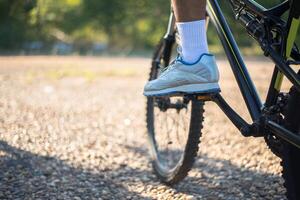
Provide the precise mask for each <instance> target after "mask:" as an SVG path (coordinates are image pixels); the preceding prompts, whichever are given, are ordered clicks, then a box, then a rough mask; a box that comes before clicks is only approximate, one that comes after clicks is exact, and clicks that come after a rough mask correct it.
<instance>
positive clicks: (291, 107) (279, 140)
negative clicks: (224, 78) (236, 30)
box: [147, 0, 300, 199]
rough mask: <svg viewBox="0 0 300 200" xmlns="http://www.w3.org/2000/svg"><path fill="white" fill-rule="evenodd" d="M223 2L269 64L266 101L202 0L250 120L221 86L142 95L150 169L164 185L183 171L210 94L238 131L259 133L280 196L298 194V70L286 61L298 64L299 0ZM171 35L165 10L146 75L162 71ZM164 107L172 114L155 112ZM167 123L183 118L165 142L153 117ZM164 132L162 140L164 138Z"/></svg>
mask: <svg viewBox="0 0 300 200" xmlns="http://www.w3.org/2000/svg"><path fill="white" fill-rule="evenodd" d="M228 2H230V5H231V7H232V10H233V14H234V15H235V18H236V20H238V21H239V22H240V23H241V25H242V26H243V27H244V28H245V29H246V30H247V32H248V34H249V36H250V37H252V38H254V39H255V40H256V41H257V42H258V44H259V45H260V47H261V49H262V50H263V52H264V55H265V56H267V57H269V58H270V59H271V60H272V61H273V62H274V64H275V67H274V71H273V75H272V79H271V82H270V85H269V89H268V93H267V98H266V101H265V103H264V104H263V103H262V102H261V100H260V97H259V95H258V94H257V92H256V89H255V86H254V84H253V82H252V80H251V77H250V76H249V74H248V71H247V68H246V65H245V63H244V61H243V58H242V56H241V53H240V51H239V48H238V45H237V44H236V42H235V39H234V37H233V35H232V32H231V30H230V27H229V25H228V23H227V21H226V19H225V17H224V15H223V13H222V11H221V8H220V5H219V3H218V1H217V0H208V1H207V22H209V21H212V23H213V26H214V28H215V29H216V31H217V34H218V36H219V39H220V40H221V43H222V46H223V48H224V51H225V53H226V56H227V58H228V60H229V63H230V66H231V69H232V71H233V74H234V76H235V79H236V81H237V83H238V86H239V89H240V92H241V94H242V96H243V100H244V101H245V103H246V106H247V109H248V111H249V113H250V116H251V119H252V121H253V122H252V123H251V124H248V123H247V122H246V121H245V120H244V119H243V118H242V117H241V116H240V115H239V114H238V113H237V112H236V111H235V110H234V109H233V108H231V106H230V105H229V104H228V103H227V102H226V101H225V99H224V98H223V97H222V95H221V94H220V93H218V94H205V95H197V94H195V95H188V96H187V95H182V96H176V97H172V96H162V97H148V98H147V130H148V139H149V143H150V153H151V156H152V165H153V169H154V171H155V173H156V174H157V176H158V177H159V179H160V180H161V181H162V182H164V183H166V184H169V185H172V184H175V183H177V182H179V181H180V180H182V179H183V178H184V177H186V176H187V173H188V171H189V170H190V169H191V168H192V165H193V163H194V160H195V157H196V156H197V151H198V145H199V143H200V136H201V130H202V128H203V125H202V122H203V119H204V118H203V113H204V109H203V107H204V103H205V101H213V102H215V103H216V104H217V105H218V106H219V107H220V108H221V110H222V111H223V112H224V113H225V115H226V116H227V117H228V118H229V119H230V121H231V122H232V123H233V124H234V125H235V126H236V128H237V129H238V130H239V131H240V133H241V134H242V135H243V136H245V137H249V136H253V137H264V139H265V142H266V144H267V145H268V146H269V148H270V149H271V150H272V152H273V153H274V154H275V155H276V156H279V157H280V158H281V159H282V162H281V164H282V167H283V173H282V176H283V178H284V180H285V184H284V186H285V187H286V189H287V193H286V195H287V197H288V198H289V199H300V159H299V158H300V149H299V148H300V123H299V122H300V70H299V71H298V73H296V72H295V71H294V70H293V69H292V67H291V66H292V65H299V64H300V51H299V49H298V47H297V45H296V44H295V39H296V36H297V29H298V26H299V22H300V20H299V15H300V2H299V1H296V0H287V1H284V2H282V3H280V4H278V5H276V6H275V7H272V8H270V9H266V8H264V7H263V6H262V5H260V4H258V3H257V2H256V1H254V0H230V1H228ZM286 12H288V18H287V20H284V18H283V17H282V15H283V14H284V13H286ZM176 35H177V32H176V28H175V19H174V14H173V12H172V11H171V14H170V18H169V24H168V28H167V32H166V34H165V35H164V37H163V38H162V40H161V41H160V43H159V44H158V46H157V49H156V50H155V53H154V56H153V59H152V67H151V72H150V77H149V80H153V79H155V78H157V76H158V75H159V73H160V72H161V70H164V68H165V67H167V66H168V64H169V63H170V60H171V56H172V51H173V50H174V48H173V47H174V46H175V45H176ZM284 76H285V77H286V78H287V79H288V80H289V81H290V82H291V83H292V87H291V88H290V90H289V92H282V91H281V85H282V80H283V77H284ZM295 110H296V111H299V112H295ZM165 113H168V114H175V115H176V116H178V117H177V118H175V119H174V118H172V119H169V118H165V119H159V118H160V117H161V116H166V114H165ZM184 115H186V116H188V119H187V120H184V119H183V118H184V117H183V116H184ZM180 120H181V121H180ZM168 122H171V123H177V125H178V124H179V123H181V124H185V125H186V123H188V125H189V126H188V125H186V126H185V127H179V126H177V128H181V129H182V130H181V131H180V130H178V129H177V130H176V134H175V133H173V136H174V137H175V136H176V137H177V141H173V140H172V141H171V140H170V139H169V138H170V134H172V133H170V130H169V127H167V126H163V127H158V125H159V124H160V123H161V124H164V125H165V124H168ZM182 122H183V123H182ZM182 126H184V125H182ZM159 128H160V129H161V130H160V129H159ZM180 132H184V133H186V136H185V137H184V136H183V138H182V137H180V136H179V133H180ZM164 137H167V139H166V140H164ZM160 143H166V144H164V145H163V144H162V145H161V144H160ZM176 145H178V147H176Z"/></svg>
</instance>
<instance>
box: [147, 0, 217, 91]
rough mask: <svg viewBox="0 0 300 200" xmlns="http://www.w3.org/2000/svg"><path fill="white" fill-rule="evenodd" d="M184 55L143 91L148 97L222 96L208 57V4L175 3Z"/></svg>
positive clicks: (200, 1)
mask: <svg viewBox="0 0 300 200" xmlns="http://www.w3.org/2000/svg"><path fill="white" fill-rule="evenodd" d="M172 4H173V8H174V12H175V17H176V21H177V22H176V25H177V29H178V33H179V37H180V43H181V44H180V45H181V48H182V52H180V57H179V58H177V59H176V60H175V62H173V63H172V64H171V67H170V68H169V70H165V71H164V72H163V73H161V74H160V76H159V77H158V78H157V79H155V80H152V81H149V82H148V83H147V84H146V86H145V88H144V95H146V96H161V95H169V94H179V93H185V94H193V93H212V92H219V91H220V87H219V84H218V81H219V72H218V69H217V65H216V62H215V58H214V56H213V55H211V54H208V47H207V38H206V23H205V6H206V1H205V0H172Z"/></svg>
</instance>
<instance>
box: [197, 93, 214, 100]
mask: <svg viewBox="0 0 300 200" xmlns="http://www.w3.org/2000/svg"><path fill="white" fill-rule="evenodd" d="M197 100H200V101H211V100H212V97H211V95H207V94H206V95H205V94H204V95H197Z"/></svg>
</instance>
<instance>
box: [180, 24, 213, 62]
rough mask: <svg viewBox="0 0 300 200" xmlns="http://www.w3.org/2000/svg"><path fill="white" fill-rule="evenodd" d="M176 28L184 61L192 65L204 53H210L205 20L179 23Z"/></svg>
mask: <svg viewBox="0 0 300 200" xmlns="http://www.w3.org/2000/svg"><path fill="white" fill-rule="evenodd" d="M176 26H177V29H178V33H179V37H180V43H181V48H182V57H183V60H184V61H186V62H189V63H192V62H195V61H197V59H198V58H199V57H200V56H201V55H202V54H203V53H208V45H207V37H206V22H205V20H198V21H192V22H177V23H176Z"/></svg>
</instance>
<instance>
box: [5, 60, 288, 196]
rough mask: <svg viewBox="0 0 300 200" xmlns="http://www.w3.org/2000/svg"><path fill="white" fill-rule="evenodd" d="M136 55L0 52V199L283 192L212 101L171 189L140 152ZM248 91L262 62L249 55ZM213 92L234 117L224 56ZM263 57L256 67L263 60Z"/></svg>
mask: <svg viewBox="0 0 300 200" xmlns="http://www.w3.org/2000/svg"><path fill="white" fill-rule="evenodd" d="M149 61H150V60H149V59H146V58H89V57H85V58H80V57H2V58H0V168H1V172H0V199H14V200H17V199H75V200H79V199H212V200H215V199H272V200H274V199H285V197H284V192H285V189H284V188H283V186H282V184H283V180H282V178H281V167H280V164H279V162H280V160H279V159H278V158H276V157H275V156H273V155H272V153H271V152H270V151H269V150H268V149H267V147H266V145H265V144H264V142H263V140H262V139H261V138H243V137H242V136H240V134H239V133H238V131H237V130H236V129H235V128H234V127H233V125H232V124H231V123H230V122H229V120H228V119H227V118H226V117H225V115H224V114H222V113H221V111H220V110H219V108H218V107H217V106H216V105H214V104H213V103H207V105H206V114H205V116H206V119H205V125H204V126H205V128H204V134H203V137H202V142H201V144H200V151H199V156H198V159H197V161H196V163H195V166H194V169H193V170H192V171H191V172H190V173H189V176H188V177H187V178H186V179H184V180H183V181H182V182H181V183H179V184H178V185H176V186H174V187H173V188H171V187H168V186H165V185H163V184H161V183H160V182H159V181H158V179H157V178H156V177H155V176H154V174H153V173H152V169H151V165H150V163H149V156H148V153H147V143H146V130H145V98H144V97H143V96H142V88H143V84H144V83H145V80H146V76H147V74H148V71H149V69H148V66H149V63H150V62H149ZM247 63H248V64H249V65H250V66H251V67H250V71H251V73H252V74H253V77H254V80H255V83H257V84H259V87H258V91H259V92H260V93H261V94H262V95H263V96H265V93H264V90H265V89H266V88H267V87H268V81H269V79H270V78H269V77H270V74H271V72H272V64H270V63H267V62H265V61H263V60H259V61H258V60H256V59H249V60H248V62H247ZM219 66H220V70H221V79H222V80H221V87H222V91H223V92H222V94H223V95H224V97H225V98H226V99H228V101H229V102H230V103H231V105H233V107H234V108H235V109H236V110H237V111H238V112H239V113H241V114H242V115H243V116H244V117H246V118H247V119H249V116H247V114H246V109H245V106H244V104H242V103H241V102H242V101H241V97H240V95H239V92H238V90H237V87H236V84H233V82H232V79H233V77H232V75H231V73H230V72H231V71H230V70H229V66H228V64H227V62H226V61H225V60H222V59H221V60H219ZM263 66H266V67H263Z"/></svg>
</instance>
